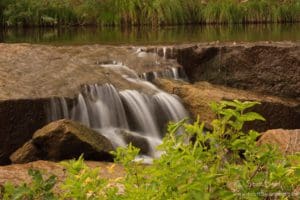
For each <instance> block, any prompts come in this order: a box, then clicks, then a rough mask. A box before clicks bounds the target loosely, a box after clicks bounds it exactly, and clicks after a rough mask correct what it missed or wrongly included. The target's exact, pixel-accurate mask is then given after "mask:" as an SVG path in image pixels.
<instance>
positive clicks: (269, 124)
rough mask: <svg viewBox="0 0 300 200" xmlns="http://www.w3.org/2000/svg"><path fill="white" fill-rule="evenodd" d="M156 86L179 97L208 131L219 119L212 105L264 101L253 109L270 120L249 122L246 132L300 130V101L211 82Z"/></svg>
mask: <svg viewBox="0 0 300 200" xmlns="http://www.w3.org/2000/svg"><path fill="white" fill-rule="evenodd" d="M155 83H156V84H157V85H158V86H159V87H160V88H162V89H163V90H165V91H167V92H169V93H173V94H176V95H178V96H179V97H180V98H181V99H182V101H183V104H184V105H185V106H186V108H187V109H188V110H189V112H190V113H191V114H192V116H193V117H194V118H196V117H197V116H198V115H199V116H200V119H201V120H202V121H204V122H206V124H207V126H208V128H209V124H210V122H211V121H212V119H214V118H215V115H214V113H213V112H212V111H211V109H210V106H209V104H210V103H211V102H218V101H220V100H234V99H238V100H248V101H259V102H261V104H260V105H257V106H255V107H254V108H253V111H255V112H258V113H260V114H261V115H263V116H264V117H265V118H266V121H265V122H263V121H255V122H251V123H248V124H246V126H245V128H246V129H250V128H251V129H255V130H257V131H266V130H269V129H276V128H284V129H297V128H300V124H299V122H300V102H299V101H297V100H291V99H283V98H280V97H275V96H270V95H263V94H258V93H254V92H249V91H244V90H238V89H232V88H227V87H224V86H217V85H212V84H210V83H207V82H197V83H194V84H189V83H185V82H182V81H174V80H173V81H172V80H167V79H159V80H156V82H155Z"/></svg>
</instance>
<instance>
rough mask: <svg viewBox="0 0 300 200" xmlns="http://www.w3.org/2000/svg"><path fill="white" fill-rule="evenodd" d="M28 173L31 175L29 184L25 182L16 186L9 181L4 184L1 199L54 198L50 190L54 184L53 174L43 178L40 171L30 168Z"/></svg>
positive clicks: (33, 199)
mask: <svg viewBox="0 0 300 200" xmlns="http://www.w3.org/2000/svg"><path fill="white" fill-rule="evenodd" d="M28 174H29V175H30V176H31V177H32V183H31V184H29V185H28V184H26V183H24V184H22V185H21V186H17V187H15V186H13V185H12V184H10V183H7V184H5V185H4V195H3V197H2V198H3V200H12V199H13V200H40V199H43V200H55V198H54V194H53V192H52V189H53V187H54V185H55V184H56V177H55V176H50V177H49V178H48V179H46V180H44V179H43V177H42V174H41V172H40V171H38V170H33V169H30V170H29V171H28ZM0 196H1V195H0Z"/></svg>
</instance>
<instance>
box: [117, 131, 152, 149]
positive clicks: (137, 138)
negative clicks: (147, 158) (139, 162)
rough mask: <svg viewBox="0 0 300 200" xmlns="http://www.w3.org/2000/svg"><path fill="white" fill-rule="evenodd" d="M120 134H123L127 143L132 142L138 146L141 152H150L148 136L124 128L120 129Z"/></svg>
mask: <svg viewBox="0 0 300 200" xmlns="http://www.w3.org/2000/svg"><path fill="white" fill-rule="evenodd" d="M119 134H121V135H122V137H123V139H124V141H125V142H126V143H127V144H129V143H131V144H132V145H133V146H135V147H138V148H139V149H140V153H141V154H143V155H147V154H149V153H150V145H149V141H148V139H147V138H146V137H144V136H142V135H140V134H138V133H134V132H131V131H128V130H124V129H122V130H120V132H119Z"/></svg>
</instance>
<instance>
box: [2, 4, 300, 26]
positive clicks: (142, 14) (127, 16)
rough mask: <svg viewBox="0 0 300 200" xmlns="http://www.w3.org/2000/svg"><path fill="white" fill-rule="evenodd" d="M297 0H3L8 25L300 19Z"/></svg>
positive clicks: (158, 23) (239, 21)
mask: <svg viewBox="0 0 300 200" xmlns="http://www.w3.org/2000/svg"><path fill="white" fill-rule="evenodd" d="M299 13H300V2H299V0H289V1H278V0H248V1H242V2H241V1H239V0H207V1H201V0H188V1H186V0H11V1H8V0H0V18H1V23H2V24H5V25H6V26H69V25H100V26H107V25H126V26H131V25H152V26H158V25H170V24H171V25H174V24H189V23H201V24H205V23H218V24H224V23H226V24H232V23H258V22H275V23H279V22H296V21H300V14H299Z"/></svg>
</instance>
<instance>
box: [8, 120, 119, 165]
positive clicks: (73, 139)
mask: <svg viewBox="0 0 300 200" xmlns="http://www.w3.org/2000/svg"><path fill="white" fill-rule="evenodd" d="M112 150H113V147H112V144H111V142H110V141H109V140H108V139H107V138H106V137H104V136H102V135H101V134H100V133H97V132H95V131H93V130H91V129H89V128H87V127H85V126H83V125H81V124H79V123H77V122H73V121H71V120H65V119H63V120H59V121H56V122H52V123H50V124H49V125H47V126H45V127H43V128H42V129H40V130H38V131H37V132H35V133H34V135H33V138H32V140H31V141H29V142H27V143H26V144H24V145H23V147H21V148H20V149H18V150H17V151H16V152H15V153H13V154H12V155H11V157H10V159H11V161H12V162H13V163H26V162H31V161H35V160H53V161H59V160H65V159H72V158H77V157H79V156H80V155H81V154H84V157H85V159H91V160H106V161H111V160H112V156H111V155H110V154H109V152H110V151H112Z"/></svg>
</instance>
